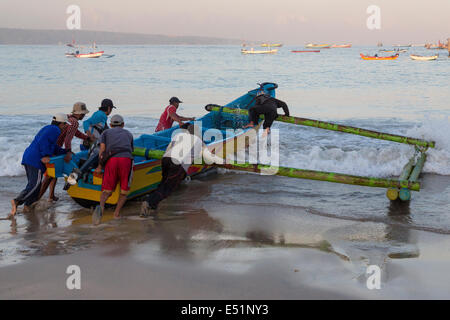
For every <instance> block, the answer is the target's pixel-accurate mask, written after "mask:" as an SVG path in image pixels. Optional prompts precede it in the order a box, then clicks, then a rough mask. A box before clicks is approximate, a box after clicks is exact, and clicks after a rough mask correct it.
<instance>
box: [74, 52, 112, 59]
mask: <svg viewBox="0 0 450 320" xmlns="http://www.w3.org/2000/svg"><path fill="white" fill-rule="evenodd" d="M103 53H105V52H104V51H99V52H91V53H80V54H75V55H74V57H75V58H100V57H101V56H102V55H103Z"/></svg>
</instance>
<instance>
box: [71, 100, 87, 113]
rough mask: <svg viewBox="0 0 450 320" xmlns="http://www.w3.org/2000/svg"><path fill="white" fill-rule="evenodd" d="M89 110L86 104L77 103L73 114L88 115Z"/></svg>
mask: <svg viewBox="0 0 450 320" xmlns="http://www.w3.org/2000/svg"><path fill="white" fill-rule="evenodd" d="M87 113H89V110H88V109H87V108H86V104H85V103H84V102H76V103H75V104H74V105H73V109H72V114H87Z"/></svg>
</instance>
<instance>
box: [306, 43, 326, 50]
mask: <svg viewBox="0 0 450 320" xmlns="http://www.w3.org/2000/svg"><path fill="white" fill-rule="evenodd" d="M330 47H331V45H330V44H314V43H308V44H307V45H306V46H305V48H320V49H328V48H330Z"/></svg>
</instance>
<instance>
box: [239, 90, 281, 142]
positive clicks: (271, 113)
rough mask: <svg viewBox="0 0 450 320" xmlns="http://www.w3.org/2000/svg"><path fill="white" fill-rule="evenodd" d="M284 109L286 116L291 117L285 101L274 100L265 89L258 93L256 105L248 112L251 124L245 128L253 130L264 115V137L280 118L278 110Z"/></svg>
mask: <svg viewBox="0 0 450 320" xmlns="http://www.w3.org/2000/svg"><path fill="white" fill-rule="evenodd" d="M278 108H282V109H283V111H284V115H285V116H289V108H288V106H287V104H286V103H285V102H284V101H281V100H279V99H276V98H273V97H271V96H270V95H268V94H266V92H265V91H264V89H261V90H259V91H258V93H257V96H256V99H255V105H254V106H253V107H251V108H250V109H249V110H248V116H249V120H250V122H249V123H248V124H247V125H246V126H244V127H243V128H244V129H245V128H253V127H254V126H255V125H257V124H258V122H259V116H260V115H264V124H263V129H264V135H267V134H268V133H269V132H270V127H271V126H272V123H273V122H274V121H275V119H276V118H277V117H278V112H277V109H278Z"/></svg>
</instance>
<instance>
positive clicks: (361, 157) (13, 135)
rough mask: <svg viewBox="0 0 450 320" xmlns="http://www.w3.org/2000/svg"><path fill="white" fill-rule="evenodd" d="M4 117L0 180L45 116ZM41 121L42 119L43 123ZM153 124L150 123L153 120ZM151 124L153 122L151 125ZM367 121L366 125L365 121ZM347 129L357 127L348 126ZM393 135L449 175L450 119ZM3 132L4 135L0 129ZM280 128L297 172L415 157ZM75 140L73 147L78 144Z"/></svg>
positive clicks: (355, 140)
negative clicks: (421, 148)
mask: <svg viewBox="0 0 450 320" xmlns="http://www.w3.org/2000/svg"><path fill="white" fill-rule="evenodd" d="M7 118H8V119H2V121H1V122H2V132H1V133H0V134H1V136H0V176H17V175H24V174H25V171H24V169H23V167H22V166H21V164H20V163H21V159H22V155H23V152H24V150H25V149H26V148H27V147H28V145H29V144H30V142H31V141H32V139H33V137H34V135H35V134H36V133H37V132H38V130H39V128H40V127H41V126H42V125H45V123H46V121H45V120H46V118H42V119H40V118H39V119H36V118H34V119H28V120H27V121H29V122H30V123H32V125H30V126H29V127H27V128H21V130H18V129H17V127H16V124H17V122H18V121H19V123H20V121H23V119H17V118H16V117H15V116H8V117H7ZM41 120H42V121H41ZM149 120H150V119H148V118H140V117H133V118H131V119H129V121H128V122H127V123H128V124H129V129H130V131H131V132H132V133H133V134H134V135H135V137H138V136H139V134H142V133H144V132H152V131H153V130H151V129H152V128H150V126H152V127H153V126H154V123H156V120H154V121H149ZM152 120H153V119H152ZM149 122H150V123H151V124H150V125H149ZM366 122H367V121H366ZM350 125H357V124H356V123H350ZM367 125H369V126H370V125H372V126H373V128H370V129H374V130H379V131H387V132H392V130H388V129H386V128H387V127H388V128H391V129H392V128H394V129H395V128H397V126H396V125H395V121H394V120H390V121H389V122H388V123H387V124H386V123H383V124H380V123H379V122H377V121H369V122H368V123H363V125H361V126H367ZM400 127H401V128H402V129H398V130H395V132H392V133H396V134H402V135H407V136H410V137H415V138H421V139H425V140H433V141H435V142H436V148H430V149H429V150H428V151H427V154H428V158H427V161H426V163H425V167H424V172H426V173H435V174H440V175H450V119H449V118H441V119H427V121H424V122H423V123H422V124H411V123H409V124H407V125H405V123H401V124H400V125H399V126H398V128H400ZM3 128H5V131H4V130H3ZM274 128H279V129H280V136H281V146H280V151H279V153H280V155H281V157H280V165H281V166H288V167H295V168H301V169H310V170H319V171H330V172H339V173H345V174H352V175H363V176H374V177H389V176H396V175H399V174H400V172H401V170H402V168H403V166H404V165H405V164H406V163H407V162H408V160H409V159H410V158H411V156H413V155H414V148H413V147H412V146H409V145H405V144H399V143H395V142H389V141H381V140H374V139H369V138H365V137H359V136H355V135H348V134H342V133H336V132H331V131H326V130H320V129H315V128H307V127H298V126H292V125H287V124H277V125H275V126H274ZM77 140H78V139H74V146H76V147H77V146H78V145H79V143H78V141H77Z"/></svg>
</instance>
